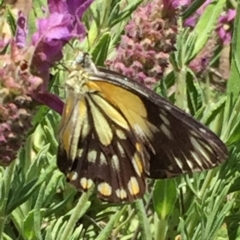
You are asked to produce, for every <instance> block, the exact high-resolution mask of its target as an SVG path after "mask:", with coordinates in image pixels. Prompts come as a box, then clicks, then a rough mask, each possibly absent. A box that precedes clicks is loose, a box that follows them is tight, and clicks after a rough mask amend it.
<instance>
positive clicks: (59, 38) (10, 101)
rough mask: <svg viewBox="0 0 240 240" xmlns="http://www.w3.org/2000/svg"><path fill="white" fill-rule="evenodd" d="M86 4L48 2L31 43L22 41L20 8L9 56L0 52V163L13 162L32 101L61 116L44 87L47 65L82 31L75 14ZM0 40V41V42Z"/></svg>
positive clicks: (59, 104) (28, 124) (23, 19)
mask: <svg viewBox="0 0 240 240" xmlns="http://www.w3.org/2000/svg"><path fill="white" fill-rule="evenodd" d="M91 2H92V0H81V1H80V0H78V1H77V0H68V1H63V0H60V1H58V0H51V1H49V16H48V17H45V18H42V19H39V20H38V21H37V31H36V33H35V34H34V35H33V36H32V42H31V44H27V42H26V39H27V19H28V18H27V16H24V15H23V14H22V13H21V12H19V14H18V19H17V31H16V36H15V38H14V39H10V40H8V42H10V43H11V48H10V49H9V52H10V54H5V55H1V56H0V66H3V67H2V68H0V83H1V84H0V85H1V89H0V90H1V96H0V165H9V164H10V163H11V162H12V161H13V160H14V159H15V158H16V155H17V151H18V149H19V148H20V147H21V145H22V143H23V142H24V140H25V139H26V135H27V132H28V131H29V129H30V128H31V119H32V115H33V114H34V111H35V107H34V106H35V104H32V101H33V100H37V101H38V102H39V103H40V104H44V105H47V106H49V107H50V108H51V109H53V110H55V111H57V112H58V113H60V114H61V112H62V108H63V102H62V101H61V99H59V97H58V96H55V95H53V94H51V93H49V92H48V91H47V85H48V82H49V72H50V67H51V66H52V65H53V64H54V63H55V62H56V61H59V60H60V59H61V58H62V56H63V54H62V49H63V47H64V45H65V44H66V43H67V42H68V41H69V40H71V39H73V38H82V37H83V36H84V35H85V29H84V26H83V24H82V23H81V21H80V18H81V17H82V15H83V13H84V11H85V10H86V9H87V8H88V7H89V5H90V4H91ZM46 14H47V11H46ZM8 42H7V43H8ZM5 43H6V41H5V39H4V38H3V39H1V40H0V46H5ZM1 63H4V64H1ZM3 103H4V104H3Z"/></svg>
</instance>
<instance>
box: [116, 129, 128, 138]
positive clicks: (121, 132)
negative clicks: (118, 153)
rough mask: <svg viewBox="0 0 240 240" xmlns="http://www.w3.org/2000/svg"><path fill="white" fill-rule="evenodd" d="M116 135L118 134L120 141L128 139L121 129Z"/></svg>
mask: <svg viewBox="0 0 240 240" xmlns="http://www.w3.org/2000/svg"><path fill="white" fill-rule="evenodd" d="M116 134H117V136H118V137H119V138H120V139H122V140H124V139H126V138H127V136H126V134H125V133H124V132H123V131H122V130H120V129H117V130H116Z"/></svg>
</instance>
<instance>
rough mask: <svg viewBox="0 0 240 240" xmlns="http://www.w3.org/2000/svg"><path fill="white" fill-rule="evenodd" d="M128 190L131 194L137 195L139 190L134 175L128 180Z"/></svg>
mask: <svg viewBox="0 0 240 240" xmlns="http://www.w3.org/2000/svg"><path fill="white" fill-rule="evenodd" d="M128 190H129V192H130V194H131V195H137V194H138V193H139V192H140V188H139V185H138V182H137V179H136V178H135V177H131V178H130V180H129V182H128Z"/></svg>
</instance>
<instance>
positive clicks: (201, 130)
mask: <svg viewBox="0 0 240 240" xmlns="http://www.w3.org/2000/svg"><path fill="white" fill-rule="evenodd" d="M199 131H200V132H202V133H207V131H206V129H204V128H199Z"/></svg>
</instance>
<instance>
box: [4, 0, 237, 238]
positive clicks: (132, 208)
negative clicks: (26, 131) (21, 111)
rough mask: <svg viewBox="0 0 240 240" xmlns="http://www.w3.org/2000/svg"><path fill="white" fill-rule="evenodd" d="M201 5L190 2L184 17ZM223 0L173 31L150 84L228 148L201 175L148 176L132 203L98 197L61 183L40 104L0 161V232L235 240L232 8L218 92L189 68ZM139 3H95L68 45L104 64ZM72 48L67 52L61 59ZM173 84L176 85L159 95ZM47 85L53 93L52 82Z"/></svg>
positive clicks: (52, 132)
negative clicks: (13, 154)
mask: <svg viewBox="0 0 240 240" xmlns="http://www.w3.org/2000/svg"><path fill="white" fill-rule="evenodd" d="M203 2H204V1H200V0H199V1H195V4H193V5H192V6H191V7H190V8H189V9H188V11H186V12H185V14H184V15H183V19H184V18H185V17H186V16H190V15H191V14H192V13H193V11H195V10H196V9H197V7H199V6H200V5H201V4H202V3H203ZM225 2H226V1H223V0H219V1H214V2H213V3H212V4H211V5H209V6H208V7H207V9H206V11H205V13H204V14H203V15H202V16H201V18H200V20H199V22H198V24H197V27H196V29H195V30H194V31H193V32H191V33H190V32H189V30H182V31H180V32H179V35H178V40H177V44H176V48H177V51H176V52H175V53H174V54H173V55H172V57H171V63H172V65H173V69H172V70H171V71H170V72H169V73H168V75H166V76H165V77H164V79H163V80H161V81H159V84H157V85H156V87H155V90H156V92H158V93H159V94H161V95H163V96H165V97H168V98H169V100H171V101H173V102H175V104H177V105H178V106H180V107H182V108H183V109H185V110H186V111H188V112H189V113H190V114H192V115H194V116H195V117H196V118H197V119H199V120H200V121H201V122H203V123H205V124H206V125H208V126H209V127H210V128H211V129H212V130H213V131H215V132H216V133H217V134H218V135H219V136H221V138H222V139H223V141H224V142H225V143H226V144H227V146H228V148H229V160H228V161H227V162H226V163H225V164H223V165H222V166H220V167H219V168H216V169H213V170H210V171H208V172H203V173H195V174H192V175H187V176H183V177H179V178H176V179H171V180H159V181H156V182H155V184H153V182H152V181H149V186H150V191H149V192H150V193H147V194H146V196H145V198H144V199H143V200H138V201H136V202H135V203H133V204H131V205H130V204H129V205H128V204H125V205H124V204H123V205H113V204H107V203H102V202H100V201H99V200H98V199H97V197H96V195H95V192H94V189H91V190H90V191H89V192H87V193H79V192H77V191H76V190H75V189H73V188H72V187H70V186H69V185H68V184H67V183H66V182H65V177H64V176H63V175H62V174H61V173H60V171H59V170H58V169H57V167H56V152H57V140H56V133H57V124H58V122H59V116H57V114H55V113H53V112H52V111H50V110H48V109H46V108H45V107H40V108H39V109H38V112H37V113H36V116H35V117H34V119H33V124H34V128H33V131H32V132H31V134H30V135H29V138H28V140H27V142H26V144H25V145H24V146H23V148H22V149H21V151H20V152H19V156H18V159H16V161H15V162H14V163H13V164H12V165H11V166H10V167H8V168H0V199H1V200H0V239H19V240H20V239H24V240H30V239H34V240H35V239H39V240H40V239H46V240H58V239H60V240H65V239H71V240H75V239H76V240H77V239H97V240H105V239H123V240H128V239H132V240H135V239H143V240H147V239H156V240H163V239H169V240H171V239H175V238H176V237H179V238H176V239H180V236H181V239H184V240H212V239H217V240H223V239H224V240H225V239H230V240H236V239H240V228H239V220H240V194H239V193H240V192H239V191H240V172H239V169H240V146H239V140H240V99H239V98H238V96H239V92H240V84H239V79H240V71H239V69H240V67H239V66H240V65H239V62H240V60H239V52H240V50H239V46H240V45H239V43H240V36H239V32H240V30H239V28H240V6H239V9H238V14H237V18H236V21H235V26H234V38H233V45H232V47H233V49H232V59H231V63H232V66H231V76H230V79H229V81H228V86H227V90H226V92H227V94H219V93H217V91H214V90H212V87H211V86H210V83H209V82H201V81H200V80H199V79H198V78H197V76H196V75H195V74H194V73H193V72H192V71H191V70H190V69H189V67H188V63H189V62H190V60H191V59H193V58H194V57H195V56H196V55H197V54H198V53H199V52H200V50H201V49H202V48H203V46H204V45H205V44H206V42H207V40H208V39H209V33H210V32H211V31H212V30H213V29H214V28H215V25H216V22H217V19H218V17H219V15H220V13H221V11H222V9H223V5H224V4H225ZM140 3H141V1H140V0H134V1H129V3H128V4H125V5H124V3H123V1H117V0H111V1H109V0H96V1H95V2H94V4H93V5H92V6H91V9H90V10H89V11H88V12H87V13H86V14H85V16H84V21H85V24H86V26H87V28H88V37H87V39H86V40H85V41H84V42H82V43H80V44H78V43H76V42H75V43H73V44H75V45H77V47H80V48H83V49H85V50H88V51H90V52H91V53H92V55H93V59H94V60H95V62H97V63H98V65H104V62H105V60H106V59H107V58H108V57H109V55H110V54H111V53H112V52H113V50H114V49H115V47H116V45H117V43H118V42H119V40H120V37H121V34H122V33H123V31H124V26H125V24H126V23H127V21H128V20H129V18H130V15H131V13H132V12H133V11H134V10H135V9H136V7H137V6H138V5H139V4H140ZM196 4H197V5H196ZM196 6H197V7H196ZM183 19H182V20H183ZM71 51H72V50H71V49H66V52H67V54H66V60H69V59H70V55H71V54H72V52H71ZM54 74H55V79H54V83H55V84H56V83H57V84H61V80H59V79H57V78H56V76H58V78H61V79H64V76H63V73H62V71H60V70H56V69H55V73H54ZM173 86H175V87H176V91H175V92H174V93H171V94H168V93H169V92H170V90H171V88H172V87H173ZM54 89H55V88H54ZM55 92H58V93H60V92H61V87H59V89H55Z"/></svg>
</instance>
